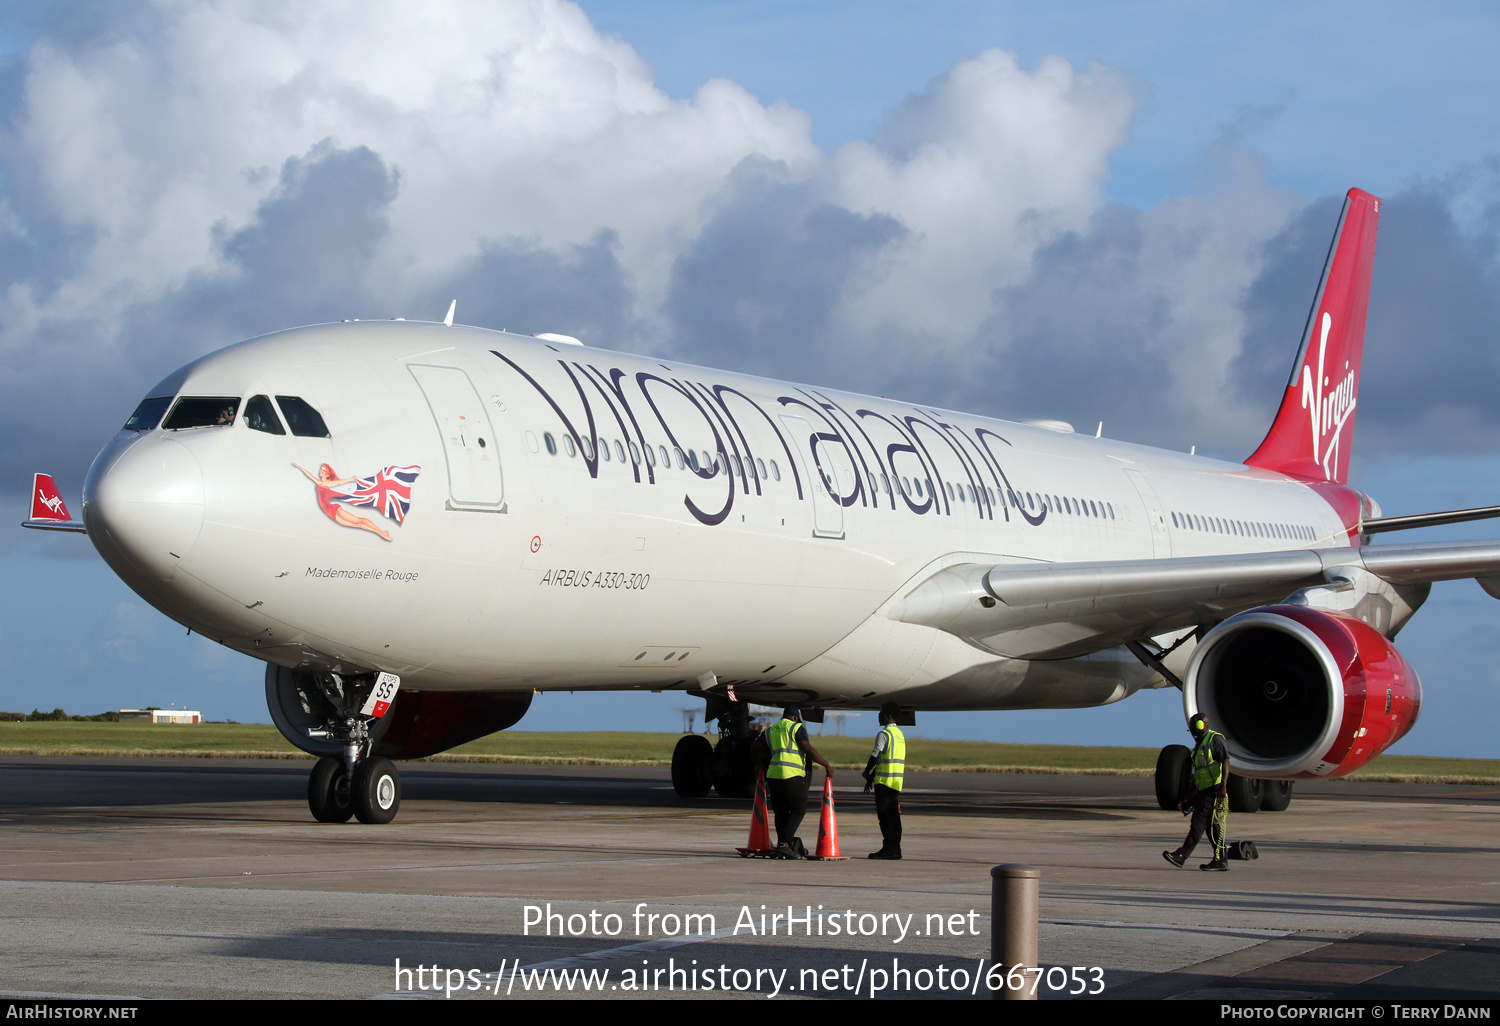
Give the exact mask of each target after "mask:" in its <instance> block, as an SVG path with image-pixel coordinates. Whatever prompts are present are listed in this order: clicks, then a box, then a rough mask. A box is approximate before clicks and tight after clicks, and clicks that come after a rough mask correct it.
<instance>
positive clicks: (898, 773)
mask: <svg viewBox="0 0 1500 1026" xmlns="http://www.w3.org/2000/svg"><path fill="white" fill-rule="evenodd" d="M880 732H881V733H882V734H884V735H885V751H883V752H881V753H880V758H879V759H878V760H876V762H875V783H877V784H884V785H885V786H886V787H889V788H890V789H891V790H892V791H899V790H901V783H902V780H903V779H904V778H905V776H906V736H905V735H904V734H902V733H901V728H900V727H898V726H896V725H895V724H894V723H887V724H886V725H885V726H884V727H881V728H880Z"/></svg>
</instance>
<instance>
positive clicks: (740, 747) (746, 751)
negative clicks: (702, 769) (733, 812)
mask: <svg viewBox="0 0 1500 1026" xmlns="http://www.w3.org/2000/svg"><path fill="white" fill-rule="evenodd" d="M750 744H751V739H750V738H737V737H721V738H719V743H718V745H717V746H715V748H714V758H713V762H712V763H711V764H710V766H711V769H710V771H709V777H710V779H712V780H713V785H714V790H715V791H717V792H718V793H719V797H720V798H751V797H754V795H755V762H754V760H753V759H752V758H751V755H750Z"/></svg>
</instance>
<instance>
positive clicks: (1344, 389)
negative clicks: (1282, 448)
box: [1302, 312, 1357, 481]
mask: <svg viewBox="0 0 1500 1026" xmlns="http://www.w3.org/2000/svg"><path fill="white" fill-rule="evenodd" d="M1332 327H1333V317H1332V316H1331V315H1330V314H1328V313H1327V312H1324V314H1323V324H1322V332H1321V336H1322V337H1321V338H1320V339H1319V340H1318V372H1317V374H1316V375H1314V374H1313V369H1312V367H1311V365H1310V364H1311V361H1308V363H1306V364H1303V365H1302V408H1303V409H1304V410H1306V411H1307V412H1308V417H1309V420H1310V424H1311V428H1312V431H1311V436H1310V437H1311V440H1312V457H1313V459H1314V460H1316V461H1317V463H1318V465H1319V466H1321V467H1322V468H1323V474H1324V476H1325V477H1326V478H1328V479H1329V480H1330V481H1331V480H1333V479H1334V476H1335V474H1336V473H1337V472H1338V466H1339V459H1338V457H1339V450H1340V444H1341V443H1342V442H1343V439H1344V425H1346V424H1348V423H1349V422H1350V421H1351V420H1352V419H1353V418H1354V405H1355V403H1356V401H1357V396H1356V395H1355V381H1354V368H1353V367H1351V366H1350V365H1349V361H1348V360H1345V361H1344V379H1343V380H1342V381H1340V382H1339V383H1338V385H1337V386H1336V387H1335V388H1334V390H1333V391H1332V392H1330V393H1327V394H1325V393H1324V392H1323V389H1325V388H1327V387H1328V383H1329V380H1330V379H1329V378H1328V377H1327V376H1326V375H1324V373H1323V361H1324V359H1325V358H1326V356H1327V353H1328V331H1329V329H1330V328H1332ZM1325 437H1327V438H1328V444H1327V446H1326V447H1324V446H1323V439H1324V438H1325ZM1320 449H1321V452H1320V451H1319V450H1320Z"/></svg>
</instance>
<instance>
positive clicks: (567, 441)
mask: <svg viewBox="0 0 1500 1026" xmlns="http://www.w3.org/2000/svg"><path fill="white" fill-rule="evenodd" d="M563 450H564V451H565V452H566V453H567V454H568V458H569V459H572V458H573V457H574V456H575V455H577V453H578V450H577V449H575V448H573V436H572V435H563Z"/></svg>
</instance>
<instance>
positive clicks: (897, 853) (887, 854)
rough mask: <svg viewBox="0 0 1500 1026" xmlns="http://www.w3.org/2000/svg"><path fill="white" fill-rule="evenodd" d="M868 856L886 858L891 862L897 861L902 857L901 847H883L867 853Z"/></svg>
mask: <svg viewBox="0 0 1500 1026" xmlns="http://www.w3.org/2000/svg"><path fill="white" fill-rule="evenodd" d="M866 858H872V859H884V860H886V861H889V862H895V861H898V860H899V859H900V858H901V849H900V848H881V849H880V850H879V851H872V852H870V854H869V855H867V856H866Z"/></svg>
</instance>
